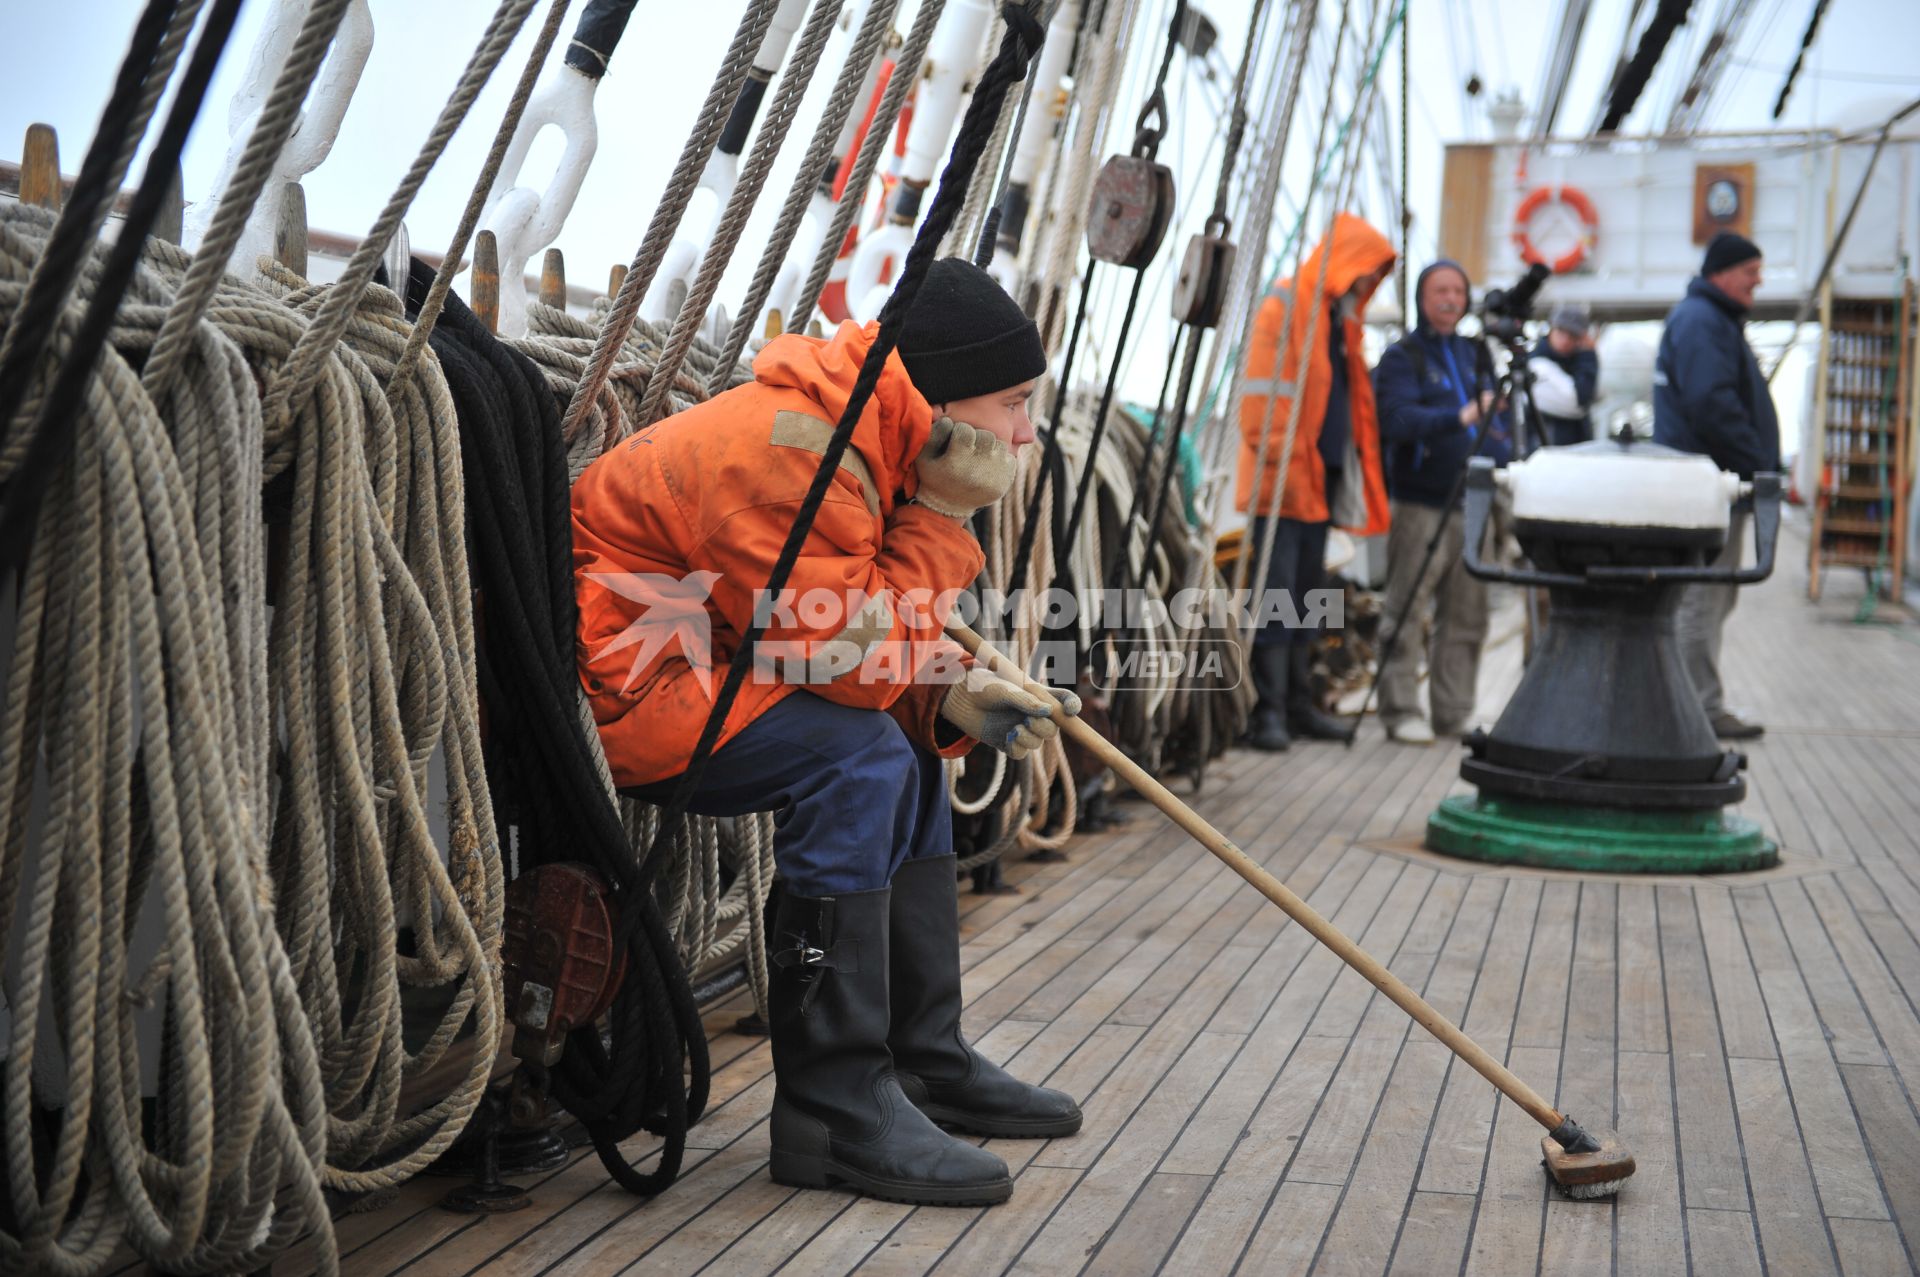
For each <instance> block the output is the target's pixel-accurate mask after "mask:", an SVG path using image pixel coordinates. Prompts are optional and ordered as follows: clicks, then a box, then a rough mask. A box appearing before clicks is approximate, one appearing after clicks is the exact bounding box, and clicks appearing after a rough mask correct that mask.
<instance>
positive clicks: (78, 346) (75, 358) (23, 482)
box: [0, 0, 240, 572]
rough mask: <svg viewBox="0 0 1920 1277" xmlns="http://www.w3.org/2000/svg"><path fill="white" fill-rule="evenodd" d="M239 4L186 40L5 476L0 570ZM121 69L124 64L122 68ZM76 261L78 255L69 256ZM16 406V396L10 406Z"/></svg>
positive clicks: (216, 7)
mask: <svg viewBox="0 0 1920 1277" xmlns="http://www.w3.org/2000/svg"><path fill="white" fill-rule="evenodd" d="M239 12H240V0H215V3H214V4H213V5H212V7H210V8H209V9H208V10H207V17H206V23H205V25H204V26H203V27H202V28H201V30H200V38H199V39H198V40H196V41H195V42H194V46H193V56H192V57H191V58H190V59H189V60H188V62H187V70H186V74H185V75H183V76H182V77H181V79H180V83H179V84H178V85H177V86H176V88H175V95H174V100H173V106H172V108H171V109H170V110H169V111H168V112H167V120H166V123H165V124H164V125H163V126H162V127H161V129H160V135H159V137H158V139H156V141H155V142H154V146H153V152H152V154H150V155H149V156H148V157H147V169H146V172H145V173H144V174H142V175H141V178H140V189H139V190H138V191H136V192H134V196H133V201H132V203H131V204H129V205H128V207H127V217H126V221H125V222H124V224H122V226H121V227H120V232H119V236H118V238H116V239H115V240H114V244H113V251H112V253H110V254H109V255H108V257H107V263H106V265H105V267H103V268H102V270H101V272H100V280H99V283H98V285H97V286H96V287H95V289H94V292H93V296H92V297H91V298H90V299H89V300H88V302H87V309H86V314H85V316H84V317H83V318H82V319H81V321H80V329H79V332H78V333H77V334H75V336H74V340H73V345H72V347H71V348H70V349H69V350H68V351H67V357H66V358H65V359H64V360H62V361H61V364H60V370H59V372H58V373H56V374H55V375H54V381H53V387H52V389H50V390H49V391H48V392H47V397H46V399H45V400H43V401H42V402H41V405H40V415H39V417H37V418H36V419H35V421H34V424H33V431H32V435H31V437H30V439H29V441H28V444H27V455H26V456H25V457H24V458H23V459H22V460H21V463H20V468H19V469H18V470H17V471H15V472H14V477H13V482H12V483H11V484H9V485H8V487H7V491H6V494H5V496H4V498H3V499H0V500H4V507H5V508H4V510H0V572H5V571H8V570H10V569H12V568H14V567H16V566H18V565H20V564H22V563H24V562H26V556H27V541H28V539H29V537H30V536H31V535H32V531H33V524H34V520H35V519H36V518H37V517H38V515H39V512H40V496H41V494H42V493H43V492H45V491H46V489H47V487H48V478H47V475H48V472H49V471H51V470H52V469H53V468H54V467H55V466H56V465H58V464H60V463H61V461H62V460H63V459H64V457H65V456H66V455H67V454H68V451H69V450H70V448H71V445H72V443H73V432H72V430H71V429H70V426H71V423H72V421H73V416H74V413H75V412H77V411H78V410H79V407H80V400H81V397H82V396H83V395H85V394H86V389H87V382H88V381H89V380H90V379H91V378H92V377H93V369H94V365H95V364H96V363H98V361H99V358H100V351H101V349H102V348H103V347H105V345H106V344H107V333H108V332H109V330H111V329H112V327H113V321H114V318H115V316H116V314H117V313H118V312H119V309H120V299H121V297H122V296H123V295H125V293H126V291H127V286H128V285H129V284H131V283H132V282H133V274H134V271H135V270H136V269H138V267H139V265H140V254H141V253H142V252H143V251H144V250H145V248H146V242H147V235H148V234H149V233H150V232H151V231H152V230H153V226H154V223H155V222H157V221H159V220H160V210H161V208H162V206H164V205H165V204H166V203H167V202H168V201H169V200H170V199H171V198H172V195H173V177H174V174H175V172H177V171H178V168H179V164H180V153H181V152H182V151H183V150H185V149H186V145H187V134H188V133H189V132H191V131H192V129H193V121H194V118H195V117H196V116H198V115H199V114H200V105H201V103H202V102H204V101H205V100H206V96H207V86H208V84H209V83H210V82H211V81H212V80H213V72H214V68H215V67H217V66H218V65H219V64H220V54H221V53H222V52H223V51H224V50H225V49H226V47H227V38H228V37H229V36H231V35H232V34H233V22H234V19H235V17H237V16H238V15H239ZM144 20H145V19H144V15H143V18H142V21H143V22H144ZM149 65H151V60H149ZM122 69H123V71H124V69H125V68H124V67H123V68H122ZM116 89H117V86H116ZM102 123H103V124H104V123H105V121H104V120H103V121H102ZM100 141H101V139H99V138H96V139H95V145H94V146H93V147H90V148H89V154H88V156H87V159H88V161H89V162H91V161H92V159H93V155H92V152H93V151H96V150H98V149H99V144H100ZM121 141H122V139H119V138H116V139H114V141H113V143H112V144H111V145H113V146H116V147H117V146H118V145H119V144H120V142H121ZM95 176H96V181H102V180H104V177H105V173H104V166H102V168H101V169H99V170H96V174H95ZM77 194H78V192H77V191H76V195H77ZM104 195H105V197H106V198H111V197H112V192H105V193H104ZM87 196H88V199H89V200H92V199H97V198H101V197H102V192H99V191H89V192H88V193H87ZM88 247H89V245H87V244H86V243H84V242H83V243H81V244H80V245H79V251H80V252H81V254H82V255H83V256H84V253H85V250H86V249H87V248H88ZM77 267H78V263H76V264H75V268H76V269H77ZM62 291H63V292H64V290H62ZM23 321H24V317H23V316H22V317H17V318H16V320H15V322H16V323H19V322H23ZM48 327H49V328H51V327H52V325H51V324H49V325H48ZM25 380H26V379H25V378H24V377H23V378H22V382H23V384H22V386H21V393H22V394H24V393H25V389H26V387H25V385H24V382H25ZM17 407H18V403H17V402H16V403H15V405H14V408H15V409H17ZM10 414H11V410H9V411H8V412H5V413H0V423H4V422H5V420H6V418H7V416H9V415H10Z"/></svg>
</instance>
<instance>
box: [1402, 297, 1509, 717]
mask: <svg viewBox="0 0 1920 1277" xmlns="http://www.w3.org/2000/svg"><path fill="white" fill-rule="evenodd" d="M1413 295H1414V305H1415V311H1416V314H1417V315H1418V318H1419V322H1418V324H1417V325H1416V326H1415V328H1414V330H1413V331H1412V332H1410V333H1408V334H1407V335H1406V336H1405V337H1402V338H1401V339H1400V340H1399V341H1397V342H1395V343H1394V344H1393V345H1391V346H1389V347H1387V349H1386V353H1385V354H1383V355H1382V356H1381V357H1380V363H1379V365H1378V366H1377V367H1376V368H1375V369H1374V370H1373V387H1374V399H1375V401H1376V402H1377V403H1378V404H1379V412H1380V437H1381V440H1382V442H1383V444H1384V445H1385V447H1386V449H1387V493H1388V496H1389V497H1390V498H1391V502H1392V512H1393V527H1392V530H1391V531H1390V532H1389V533H1388V538H1387V613H1386V616H1387V630H1386V631H1383V632H1382V633H1381V636H1380V637H1381V642H1382V644H1383V645H1384V644H1385V643H1386V642H1387V641H1388V640H1389V638H1390V637H1391V635H1390V633H1389V631H1390V630H1391V628H1392V626H1393V624H1394V621H1395V620H1396V619H1397V618H1399V617H1401V616H1403V615H1404V616H1405V617H1406V622H1405V624H1406V625H1407V626H1408V635H1409V636H1411V637H1412V638H1413V639H1414V641H1413V642H1400V643H1396V644H1395V645H1394V653H1393V661H1392V663H1391V664H1389V665H1388V666H1387V667H1386V668H1385V669H1383V670H1381V671H1380V721H1381V723H1382V724H1383V725H1384V726H1385V727H1386V729H1387V735H1388V736H1389V737H1390V738H1392V739H1393V740H1397V741H1401V742H1404V743H1406V744H1410V745H1425V744H1429V743H1431V742H1432V741H1433V740H1434V738H1435V734H1436V733H1438V734H1441V735H1458V734H1459V733H1460V732H1462V731H1463V730H1465V728H1466V727H1467V719H1468V718H1469V717H1470V716H1471V715H1472V713H1473V702H1474V693H1475V686H1474V685H1475V683H1476V682H1477V681H1478V679H1479V675H1480V648H1481V645H1482V644H1483V643H1484V642H1485V641H1486V637H1487V587H1486V584H1485V583H1484V582H1482V581H1477V580H1475V579H1474V578H1473V577H1471V576H1469V575H1468V574H1467V569H1466V565H1465V564H1464V563H1463V562H1462V561H1461V554H1462V550H1463V548H1464V546H1465V536H1464V534H1463V533H1464V516H1463V513H1462V511H1461V507H1460V504H1459V502H1458V501H1453V503H1452V504H1451V505H1449V501H1450V499H1451V498H1453V497H1454V496H1455V493H1456V490H1457V488H1458V480H1459V478H1460V475H1461V472H1462V471H1464V470H1465V469H1466V466H1467V460H1468V458H1470V457H1472V456H1473V455H1474V454H1475V452H1476V451H1478V453H1479V454H1480V455H1482V456H1487V457H1491V458H1493V460H1494V461H1495V462H1496V463H1498V464H1501V465H1504V464H1506V462H1508V461H1509V460H1511V459H1512V456H1513V442H1512V439H1511V437H1510V436H1509V434H1508V430H1507V423H1506V419H1505V417H1504V416H1503V415H1501V412H1500V411H1499V410H1500V409H1501V408H1503V407H1504V405H1502V404H1498V403H1496V402H1495V396H1494V383H1493V379H1492V369H1491V367H1490V366H1485V361H1484V359H1483V357H1482V356H1481V353H1480V348H1479V347H1478V346H1477V345H1476V343H1474V342H1472V341H1469V340H1468V339H1467V338H1465V337H1462V336H1460V335H1459V334H1458V333H1457V332H1455V331H1454V330H1455V329H1456V328H1457V327H1458V325H1459V323H1460V320H1461V318H1462V317H1464V316H1465V315H1466V313H1467V310H1468V308H1469V305H1470V303H1471V301H1472V293H1471V290H1470V285H1469V283H1468V281H1467V273H1466V272H1465V271H1464V270H1462V269H1461V268H1460V266H1459V264H1458V263H1456V262H1450V261H1444V260H1443V261H1437V262H1435V263H1433V264H1432V265H1431V266H1429V267H1427V268H1426V269H1425V270H1423V271H1421V272H1420V279H1419V282H1418V283H1417V284H1416V285H1415V286H1414V290H1413ZM1482 431H1489V432H1491V433H1490V435H1489V437H1488V438H1486V439H1485V440H1484V441H1483V440H1482V439H1481V437H1480V436H1481V432H1482ZM1436 534H1438V536H1439V538H1440V541H1439V546H1438V548H1437V549H1436V550H1435V552H1434V557H1433V562H1432V563H1431V564H1429V565H1428V566H1427V570H1426V572H1425V573H1424V574H1423V573H1421V571H1420V568H1421V560H1422V559H1423V558H1424V557H1425V554H1426V549H1427V544H1428V542H1430V541H1432V540H1433V539H1434V537H1435V535H1436ZM1429 613H1432V614H1433V638H1432V641H1431V643H1430V644H1429V646H1428V649H1427V668H1428V673H1429V682H1430V695H1431V699H1432V706H1433V718H1432V723H1431V725H1429V723H1428V720H1427V718H1426V716H1425V715H1423V714H1422V713H1421V712H1420V704H1419V687H1418V670H1419V661H1420V646H1419V642H1418V636H1419V635H1420V634H1421V633H1422V631H1423V630H1424V629H1425V628H1426V625H1427V616H1428V614H1429Z"/></svg>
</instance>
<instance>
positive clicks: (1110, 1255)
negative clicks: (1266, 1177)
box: [1084, 1174, 1209, 1277]
mask: <svg viewBox="0 0 1920 1277" xmlns="http://www.w3.org/2000/svg"><path fill="white" fill-rule="evenodd" d="M1208 1184H1209V1180H1208V1179H1207V1177H1206V1176H1204V1175H1166V1174H1155V1175H1151V1176H1149V1177H1148V1178H1147V1182H1146V1183H1145V1184H1144V1185H1143V1186H1142V1187H1141V1189H1140V1192H1139V1193H1138V1194H1137V1195H1136V1196H1135V1197H1134V1199H1133V1202H1132V1204H1130V1205H1129V1206H1128V1207H1127V1209H1126V1211H1125V1212H1124V1213H1122V1215H1121V1216H1120V1219H1119V1220H1118V1222H1116V1223H1115V1225H1114V1227H1113V1230H1112V1231H1111V1232H1110V1233H1108V1234H1107V1237H1106V1239H1105V1240H1104V1241H1102V1242H1101V1243H1100V1249H1099V1250H1097V1251H1095V1252H1094V1254H1093V1256H1092V1257H1091V1259H1090V1260H1089V1261H1088V1263H1087V1266H1086V1268H1085V1270H1084V1271H1085V1272H1087V1273H1089V1274H1099V1275H1100V1277H1150V1275H1151V1274H1153V1273H1157V1272H1159V1271H1160V1266H1161V1265H1162V1264H1163V1263H1165V1262H1166V1258H1167V1252H1168V1251H1169V1250H1170V1249H1172V1247H1173V1243H1174V1241H1175V1239H1176V1238H1178V1237H1179V1236H1180V1230H1181V1229H1183V1228H1185V1227H1186V1224H1187V1220H1188V1218H1189V1217H1190V1216H1191V1215H1192V1214H1193V1209H1194V1207H1196V1206H1198V1205H1199V1204H1200V1198H1201V1195H1202V1194H1204V1193H1205V1192H1206V1191H1207V1187H1208Z"/></svg>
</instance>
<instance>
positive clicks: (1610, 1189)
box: [1560, 1179, 1627, 1201]
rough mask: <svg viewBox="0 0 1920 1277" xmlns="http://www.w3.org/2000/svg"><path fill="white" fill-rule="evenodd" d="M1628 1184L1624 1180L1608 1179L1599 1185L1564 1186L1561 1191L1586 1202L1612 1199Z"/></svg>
mask: <svg viewBox="0 0 1920 1277" xmlns="http://www.w3.org/2000/svg"><path fill="white" fill-rule="evenodd" d="M1626 1182H1627V1181H1626V1180H1624V1179H1607V1180H1601V1181H1600V1182H1599V1183H1598V1184H1562V1185H1561V1186H1560V1191H1561V1192H1563V1193H1565V1194H1566V1195H1567V1196H1568V1197H1576V1198H1580V1199H1581V1200H1583V1201H1584V1200H1588V1199H1591V1198H1595V1197H1612V1196H1613V1195H1614V1194H1615V1193H1617V1192H1619V1191H1620V1186H1621V1185H1623V1184H1625V1183H1626Z"/></svg>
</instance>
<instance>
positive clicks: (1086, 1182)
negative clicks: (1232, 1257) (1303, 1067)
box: [1020, 1033, 1242, 1273]
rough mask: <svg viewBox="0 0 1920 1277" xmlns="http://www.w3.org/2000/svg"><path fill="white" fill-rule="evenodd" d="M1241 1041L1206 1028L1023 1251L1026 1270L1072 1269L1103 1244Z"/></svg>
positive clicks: (1052, 1271) (1145, 1099)
mask: <svg viewBox="0 0 1920 1277" xmlns="http://www.w3.org/2000/svg"><path fill="white" fill-rule="evenodd" d="M1241 1041H1242V1039H1240V1038H1238V1037H1233V1036H1229V1035H1223V1034H1214V1033H1202V1034H1200V1035H1199V1036H1198V1037H1196V1038H1194V1039H1193V1044H1192V1045H1191V1046H1190V1047H1188V1048H1187V1050H1186V1051H1185V1052H1184V1053H1183V1054H1182V1055H1181V1056H1180V1058H1179V1059H1178V1061H1176V1062H1175V1064H1174V1066H1173V1068H1172V1069H1171V1070H1170V1071H1168V1073H1167V1074H1166V1076H1165V1079H1164V1081H1160V1082H1159V1084H1158V1085H1155V1086H1154V1087H1153V1090H1152V1092H1151V1094H1149V1095H1147V1096H1146V1097H1145V1098H1144V1099H1143V1100H1142V1102H1141V1103H1140V1105H1139V1108H1138V1109H1137V1110H1136V1111H1135V1112H1134V1114H1133V1116H1132V1118H1131V1120H1129V1121H1128V1122H1127V1124H1126V1126H1125V1127H1124V1128H1123V1129H1122V1130H1121V1131H1120V1133H1119V1134H1118V1135H1117V1136H1115V1137H1114V1139H1113V1141H1112V1142H1111V1143H1110V1144H1108V1145H1107V1147H1106V1148H1105V1150H1103V1151H1102V1152H1101V1154H1100V1156H1099V1158H1098V1160H1096V1161H1094V1162H1093V1164H1092V1166H1091V1168H1090V1169H1089V1170H1088V1171H1087V1173H1086V1174H1085V1175H1083V1176H1081V1177H1080V1180H1079V1182H1078V1183H1077V1184H1075V1185H1074V1186H1073V1188H1072V1190H1071V1191H1070V1192H1069V1193H1068V1194H1067V1197H1066V1199H1065V1200H1064V1201H1062V1202H1061V1203H1060V1206H1059V1208H1058V1209H1056V1210H1055V1211H1054V1213H1053V1216H1052V1218H1050V1219H1049V1220H1047V1222H1046V1224H1045V1226H1044V1227H1042V1228H1041V1230H1040V1231H1039V1232H1038V1233H1037V1234H1036V1235H1035V1236H1034V1238H1033V1240H1032V1241H1031V1242H1030V1243H1029V1244H1028V1246H1027V1248H1026V1250H1025V1251H1024V1252H1023V1253H1022V1254H1021V1256H1020V1265H1021V1267H1022V1268H1023V1269H1025V1270H1028V1271H1035V1272H1048V1273H1057V1272H1065V1271H1069V1270H1071V1269H1072V1268H1073V1267H1074V1266H1075V1265H1077V1264H1079V1263H1081V1262H1083V1261H1084V1259H1085V1257H1086V1256H1088V1255H1091V1254H1092V1253H1094V1252H1095V1251H1096V1250H1098V1249H1099V1248H1100V1246H1101V1243H1102V1241H1103V1239H1104V1238H1106V1237H1107V1236H1108V1235H1109V1234H1110V1233H1111V1232H1112V1231H1113V1229H1114V1228H1115V1227H1116V1225H1117V1224H1118V1223H1119V1221H1120V1220H1121V1219H1122V1217H1123V1216H1124V1215H1125V1214H1126V1213H1127V1211H1128V1209H1129V1206H1130V1204H1131V1203H1132V1201H1133V1199H1134V1196H1135V1194H1136V1193H1137V1192H1139V1191H1140V1190H1141V1188H1142V1186H1143V1185H1144V1184H1145V1183H1146V1181H1147V1180H1148V1178H1149V1177H1150V1176H1151V1175H1152V1173H1153V1168H1154V1165H1155V1163H1157V1162H1158V1161H1159V1160H1160V1155H1161V1154H1162V1153H1163V1152H1164V1151H1165V1150H1166V1147H1167V1145H1168V1144H1170V1143H1172V1141H1173V1137H1174V1136H1175V1135H1176V1134H1177V1133H1178V1132H1179V1130H1180V1127H1181V1125H1182V1124H1183V1123H1184V1122H1185V1121H1186V1118H1187V1116H1188V1114H1190V1113H1191V1112H1192V1111H1193V1108H1194V1106H1195V1105H1197V1104H1198V1103H1199V1102H1200V1098H1201V1097H1202V1096H1204V1095H1205V1094H1206V1092H1207V1090H1208V1088H1210V1087H1211V1086H1212V1085H1213V1083H1214V1080H1215V1079H1216V1078H1218V1077H1219V1076H1220V1071H1221V1069H1223V1068H1225V1067H1226V1063H1227V1061H1228V1060H1229V1059H1231V1058H1232V1056H1233V1053H1234V1051H1235V1050H1236V1049H1238V1047H1239V1046H1240V1045H1241ZM1063 1143H1064V1142H1063ZM1060 1160H1065V1159H1060ZM1179 1178H1182V1179H1198V1178H1200V1177H1197V1176H1181V1177H1179ZM1182 1218H1183V1219H1184V1216H1183V1217H1182ZM1176 1229H1177V1225H1176Z"/></svg>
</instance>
